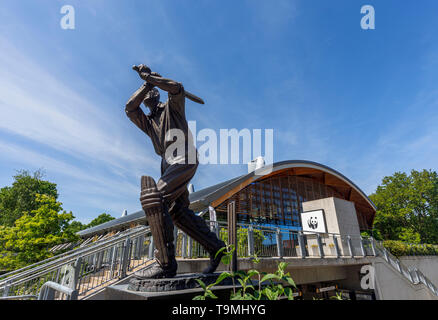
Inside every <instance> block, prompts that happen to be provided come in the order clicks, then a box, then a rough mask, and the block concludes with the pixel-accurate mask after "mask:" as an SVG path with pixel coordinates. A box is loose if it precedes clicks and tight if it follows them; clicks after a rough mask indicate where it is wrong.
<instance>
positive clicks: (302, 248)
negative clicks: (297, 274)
mask: <svg viewBox="0 0 438 320" xmlns="http://www.w3.org/2000/svg"><path fill="white" fill-rule="evenodd" d="M298 245H299V246H300V255H301V258H302V259H304V258H306V247H305V244H304V236H303V233H302V232H301V231H298Z"/></svg>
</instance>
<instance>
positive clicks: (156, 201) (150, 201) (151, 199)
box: [140, 189, 162, 209]
mask: <svg viewBox="0 0 438 320" xmlns="http://www.w3.org/2000/svg"><path fill="white" fill-rule="evenodd" d="M151 191H152V192H151ZM140 203H141V206H142V207H143V209H149V208H154V207H161V205H162V200H161V194H160V193H159V192H158V191H154V190H151V189H146V190H142V191H141V194H140Z"/></svg>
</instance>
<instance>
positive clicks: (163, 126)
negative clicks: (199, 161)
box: [126, 85, 196, 164]
mask: <svg viewBox="0 0 438 320" xmlns="http://www.w3.org/2000/svg"><path fill="white" fill-rule="evenodd" d="M126 114H127V116H128V117H129V119H130V120H131V121H132V122H134V123H135V125H136V126H137V127H139V128H140V129H141V130H142V131H143V132H144V133H146V134H147V135H148V136H149V137H150V138H151V140H152V144H153V145H154V149H155V152H156V153H157V154H158V155H159V156H161V157H162V158H163V159H166V161H167V162H168V164H174V163H187V162H186V159H188V158H187V155H188V152H189V149H188V146H190V147H191V148H194V147H193V142H191V143H187V142H190V141H193V140H192V139H190V141H189V140H188V137H189V129H188V124H187V120H186V115H185V95H184V87H183V86H182V85H181V89H180V92H179V93H178V94H171V93H169V94H168V99H167V101H166V102H165V103H159V105H158V106H157V110H155V112H154V114H153V115H151V116H147V115H145V114H144V112H143V110H142V109H141V108H140V107H138V108H137V109H136V110H133V111H126ZM172 129H179V130H172ZM178 132H179V136H178V137H175V133H178ZM166 135H168V137H167V139H166ZM190 137H191V134H190ZM171 145H172V146H171ZM169 146H171V149H169V150H175V153H172V154H170V155H169V154H166V150H167V149H168V147H169ZM177 148H181V149H178V151H176V149H177ZM181 150H184V152H183V153H182V154H181ZM192 151H193V150H192ZM195 152H196V151H195ZM177 153H178V155H177ZM195 157H196V156H195ZM195 161H196V160H195Z"/></svg>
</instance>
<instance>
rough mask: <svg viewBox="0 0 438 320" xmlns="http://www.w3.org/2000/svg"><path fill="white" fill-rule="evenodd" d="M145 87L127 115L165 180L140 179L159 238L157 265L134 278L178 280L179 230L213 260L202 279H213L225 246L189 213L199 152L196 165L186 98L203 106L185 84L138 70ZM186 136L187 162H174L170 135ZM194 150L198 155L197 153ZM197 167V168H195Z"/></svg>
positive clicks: (142, 197)
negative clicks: (190, 186) (157, 158)
mask: <svg viewBox="0 0 438 320" xmlns="http://www.w3.org/2000/svg"><path fill="white" fill-rule="evenodd" d="M133 69H134V70H136V71H137V72H138V74H139V76H140V78H141V79H142V80H144V81H145V82H144V84H143V85H142V86H141V87H140V88H139V89H138V90H137V91H136V92H135V93H134V94H133V95H132V96H131V98H130V99H129V101H128V102H127V103H126V107H125V111H126V114H127V116H128V117H129V119H130V120H131V121H132V122H134V124H135V125H136V126H137V127H138V128H139V129H141V130H142V131H143V132H144V133H146V134H147V135H148V136H149V137H150V139H151V140H152V144H153V146H154V149H155V152H156V153H157V154H158V155H159V156H161V158H162V159H161V178H160V179H159V180H158V182H157V183H155V181H154V179H153V178H152V177H149V176H142V177H141V193H140V202H141V205H142V207H143V210H144V212H145V213H146V218H147V221H148V223H149V227H150V230H151V233H152V236H153V238H154V244H155V248H156V250H155V259H156V262H155V263H154V264H153V266H152V267H151V268H148V269H145V270H143V271H141V272H138V273H136V274H135V276H136V277H137V278H139V279H151V278H155V279H157V278H172V277H174V276H175V275H176V271H177V267H178V266H177V262H176V259H175V247H174V236H173V229H174V225H176V226H177V227H178V228H179V229H181V230H182V231H184V232H185V233H186V234H188V235H189V236H190V237H191V238H192V239H194V240H196V241H197V242H199V243H200V244H201V245H202V246H203V247H204V248H205V250H206V251H207V252H208V253H209V254H210V264H209V266H208V267H207V269H205V270H204V271H203V273H212V272H214V271H215V270H216V268H217V267H218V265H219V263H220V260H221V258H222V256H223V254H222V252H221V253H220V254H218V255H217V257H215V255H216V253H217V252H218V251H219V250H220V249H221V248H223V247H225V243H224V242H223V241H221V240H219V239H218V238H217V236H216V234H215V233H213V232H211V231H210V229H209V228H208V226H207V224H206V222H205V221H204V220H203V219H202V218H201V217H199V216H197V215H196V214H195V213H194V212H193V211H192V210H190V209H189V204H190V202H189V192H188V190H187V184H188V183H189V181H190V180H191V179H192V177H193V176H194V175H195V172H196V169H197V167H198V159H197V151H196V149H194V150H195V154H196V156H195V157H194V158H195V159H194V160H192V161H189V148H195V147H194V146H192V145H190V141H192V140H191V139H189V129H188V124H187V120H186V116H185V98H186V97H187V98H189V99H190V100H193V101H195V102H198V103H204V102H203V101H202V99H200V98H199V97H197V96H195V95H193V94H191V93H189V92H187V91H185V90H184V87H183V85H182V84H181V83H179V82H176V81H173V80H170V79H165V78H163V77H162V76H161V75H160V74H158V73H156V72H151V69H150V68H149V67H147V66H145V65H139V66H134V67H133ZM155 87H158V88H160V89H161V90H164V91H167V93H168V100H167V101H166V102H164V103H162V102H160V93H159V91H158V89H157V88H155ZM141 103H144V104H145V105H146V106H147V107H148V108H149V109H150V114H148V115H145V114H144V112H143V111H142V109H141V108H140V105H141ZM174 129H177V130H181V132H183V134H184V139H185V141H184V144H185V148H183V150H185V154H184V156H177V157H169V156H168V154H167V153H166V150H167V148H168V147H169V146H170V145H171V144H172V143H173V142H174V141H173V140H170V139H168V138H167V139H166V137H167V134H168V132H169V130H174ZM192 150H193V149H192ZM191 162H193V163H191Z"/></svg>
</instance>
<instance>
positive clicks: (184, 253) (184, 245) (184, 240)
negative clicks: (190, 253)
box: [181, 233, 187, 258]
mask: <svg viewBox="0 0 438 320" xmlns="http://www.w3.org/2000/svg"><path fill="white" fill-rule="evenodd" d="M186 257H187V233H183V237H182V245H181V258H186Z"/></svg>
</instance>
